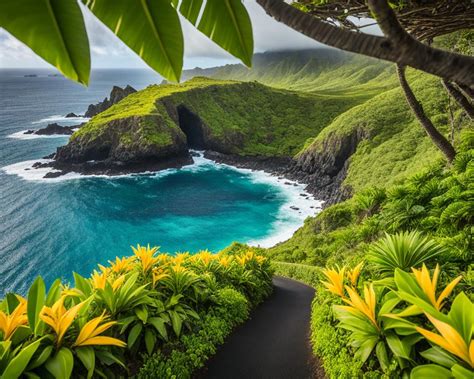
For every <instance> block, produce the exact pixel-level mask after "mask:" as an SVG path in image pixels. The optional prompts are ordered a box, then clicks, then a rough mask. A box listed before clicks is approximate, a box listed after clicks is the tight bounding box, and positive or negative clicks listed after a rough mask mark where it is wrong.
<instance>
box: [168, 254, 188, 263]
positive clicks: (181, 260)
mask: <svg viewBox="0 0 474 379" xmlns="http://www.w3.org/2000/svg"><path fill="white" fill-rule="evenodd" d="M188 257H189V253H179V254H176V255H175V256H174V257H173V259H172V260H173V263H174V264H176V265H181V264H183V263H184V261H185V260H186V258H188Z"/></svg>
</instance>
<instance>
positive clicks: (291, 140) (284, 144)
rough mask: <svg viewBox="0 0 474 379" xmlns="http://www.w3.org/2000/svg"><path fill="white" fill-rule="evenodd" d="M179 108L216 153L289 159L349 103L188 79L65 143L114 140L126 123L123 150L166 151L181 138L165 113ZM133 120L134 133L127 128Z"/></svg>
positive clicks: (143, 96)
mask: <svg viewBox="0 0 474 379" xmlns="http://www.w3.org/2000/svg"><path fill="white" fill-rule="evenodd" d="M179 105H184V106H186V107H187V108H188V109H189V110H191V111H192V112H194V113H195V114H197V115H198V116H199V117H200V119H201V120H202V121H203V123H204V125H205V129H207V133H206V134H207V136H208V137H207V138H208V140H209V141H210V143H211V144H212V145H213V146H214V147H217V149H219V150H221V151H225V152H229V153H233V154H239V155H248V156H256V155H258V156H286V157H292V156H294V155H295V154H296V153H297V152H298V151H299V150H301V148H302V147H303V146H304V144H305V142H306V141H307V140H308V139H309V138H311V137H313V136H314V135H316V134H317V133H319V132H320V131H321V130H322V129H323V128H324V126H326V125H327V124H329V123H330V122H331V120H333V119H334V118H335V117H336V116H337V115H338V114H340V113H341V112H344V111H345V110H347V109H349V108H351V107H352V106H353V105H354V101H353V100H351V99H349V98H344V99H339V98H335V97H323V96H319V95H314V94H307V93H296V92H292V91H284V90H281V89H275V88H270V87H267V86H264V85H262V84H258V83H241V82H235V81H227V80H225V81H222V80H216V79H206V78H194V79H192V80H190V81H188V82H186V83H183V84H178V85H172V84H168V85H159V86H158V85H154V86H150V87H148V88H146V89H144V90H142V91H139V92H137V93H134V94H132V95H130V96H128V97H127V98H125V99H124V100H122V101H121V102H120V103H118V104H116V105H114V106H112V107H111V108H109V109H108V110H106V111H105V112H102V113H100V114H99V115H97V116H95V117H94V118H92V119H91V120H90V121H89V122H88V123H87V124H86V125H85V126H84V127H82V128H81V129H80V130H79V131H77V132H76V133H75V134H74V135H73V136H72V138H71V140H72V141H74V140H78V141H81V142H82V141H86V142H87V143H91V142H92V143H93V142H94V141H96V140H100V139H103V138H105V137H104V136H105V135H108V136H110V134H114V133H110V132H114V129H113V128H117V126H116V123H115V122H118V121H120V120H127V119H130V120H132V121H131V122H130V123H126V122H125V124H126V125H125V129H126V130H123V127H121V129H120V130H118V129H117V130H116V133H118V134H119V138H120V142H121V143H122V144H123V145H129V146H130V147H133V146H134V145H135V146H136V144H145V145H146V144H152V145H157V146H168V145H170V144H173V143H174V142H173V141H174V136H176V135H181V136H182V132H181V130H180V128H179V126H178V125H177V120H176V116H174V118H173V117H172V115H170V113H169V112H168V110H169V109H176V108H177V107H178V106H179ZM133 120H135V121H133ZM137 120H138V124H139V127H138V128H137V127H132V126H130V127H128V126H127V124H130V125H133V124H136V123H137V122H136V121H137ZM111 128H112V129H111Z"/></svg>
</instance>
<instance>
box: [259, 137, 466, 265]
mask: <svg viewBox="0 0 474 379" xmlns="http://www.w3.org/2000/svg"><path fill="white" fill-rule="evenodd" d="M472 135H473V134H472V132H471V131H468V130H466V131H465V132H463V133H462V135H461V138H460V143H459V153H458V155H457V157H456V159H455V162H454V163H453V166H452V167H449V168H446V167H443V166H442V165H440V164H439V163H436V164H434V165H433V166H431V167H429V168H428V169H424V170H422V171H420V172H419V173H418V174H416V175H413V176H411V177H409V178H407V179H405V180H404V181H402V182H400V183H399V184H398V185H395V186H392V187H389V188H388V189H387V190H381V189H377V190H375V189H371V188H369V189H367V190H364V191H362V192H360V193H357V194H356V195H355V197H354V198H352V199H350V200H348V201H345V202H343V203H339V204H337V205H334V206H331V207H328V208H326V209H325V210H323V211H322V212H321V213H320V214H319V215H317V216H316V217H314V218H308V219H306V221H305V224H304V226H303V227H302V228H300V229H299V230H298V231H296V232H295V234H294V235H293V237H292V238H291V239H289V240H288V241H285V242H283V243H281V244H279V245H277V246H275V247H272V248H270V249H268V254H269V255H270V256H271V257H272V258H273V259H275V260H278V261H286V262H300V263H309V264H317V265H325V264H335V263H336V264H340V263H342V262H347V263H350V262H355V261H357V260H358V259H359V257H362V256H365V249H366V247H367V244H369V243H370V242H372V241H374V240H377V239H378V238H379V237H381V236H382V235H383V232H388V233H400V232H405V231H407V232H410V231H412V230H413V229H417V230H418V231H419V232H421V233H423V234H426V235H432V236H435V239H436V242H437V243H438V244H440V245H442V246H443V247H445V249H444V251H443V252H442V254H440V255H439V256H438V259H439V260H440V262H444V263H446V264H448V263H449V264H451V265H453V266H454V267H455V268H456V269H458V270H459V269H461V270H462V271H467V270H468V267H469V265H470V264H472V258H473V255H472V254H473V251H474V248H473V238H472V235H473V233H472V228H473V225H472V214H473V212H472V210H471V206H472V203H473V202H474V201H473V197H472V183H473V179H474V176H473V173H474V170H473V169H472V167H473V162H474V160H473V157H474V156H473V151H474V150H473V148H472V146H474V145H473V144H472V141H473V139H472ZM371 192H373V193H372V194H371ZM453 204H458V205H453ZM446 269H449V267H446Z"/></svg>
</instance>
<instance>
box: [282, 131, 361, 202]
mask: <svg viewBox="0 0 474 379" xmlns="http://www.w3.org/2000/svg"><path fill="white" fill-rule="evenodd" d="M367 138H369V136H368V135H367V132H366V131H365V130H364V129H363V128H354V130H353V131H352V132H351V133H349V134H346V135H339V134H337V133H332V134H330V135H329V136H327V137H326V138H325V139H324V140H323V141H322V142H321V143H320V144H319V145H318V146H315V147H313V148H311V147H310V148H309V149H308V150H306V151H305V152H304V153H302V154H301V155H300V156H299V157H298V158H297V159H296V161H295V162H294V164H293V165H292V167H291V169H290V170H289V174H290V176H291V177H293V178H294V179H296V180H298V181H301V182H303V183H306V184H308V187H307V190H308V191H309V192H311V193H312V194H314V195H315V196H316V197H317V198H318V199H322V200H324V201H325V202H326V203H325V206H328V205H331V204H335V203H337V202H340V201H344V200H346V199H348V198H349V197H350V196H351V195H352V189H351V188H349V187H348V186H343V185H342V182H343V181H344V179H345V178H346V175H347V169H348V167H349V159H350V157H351V156H352V154H354V153H355V151H356V149H357V146H358V144H359V143H360V142H361V141H362V140H364V139H367Z"/></svg>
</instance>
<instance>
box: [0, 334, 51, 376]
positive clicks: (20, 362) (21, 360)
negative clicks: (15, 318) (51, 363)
mask: <svg viewBox="0 0 474 379" xmlns="http://www.w3.org/2000/svg"><path fill="white" fill-rule="evenodd" d="M41 341H42V340H41V339H39V340H37V341H35V342H33V343H32V344H30V345H28V346H27V347H25V348H23V349H22V350H21V351H20V352H19V353H18V355H17V356H16V357H15V358H13V359H12V360H11V361H10V363H9V364H8V366H7V367H6V368H5V371H4V372H3V374H2V376H1V379H16V378H19V377H20V376H21V374H22V373H23V371H24V370H25V368H26V366H28V363H29V362H30V360H31V357H32V356H33V354H34V353H35V352H36V350H37V349H38V347H39V345H40V343H41Z"/></svg>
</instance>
